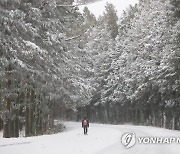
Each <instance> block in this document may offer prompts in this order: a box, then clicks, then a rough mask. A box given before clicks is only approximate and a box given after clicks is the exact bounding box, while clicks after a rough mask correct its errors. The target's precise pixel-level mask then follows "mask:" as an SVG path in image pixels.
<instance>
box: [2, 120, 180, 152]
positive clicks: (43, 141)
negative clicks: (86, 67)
mask: <svg viewBox="0 0 180 154" xmlns="http://www.w3.org/2000/svg"><path fill="white" fill-rule="evenodd" d="M65 124H66V125H67V131H66V132H64V133H59V134H54V135H44V136H38V137H29V138H18V139H3V138H1V137H0V154H40V153H42V154H161V153H162V154H180V144H177V143H171V144H138V143H137V144H136V145H135V146H134V147H132V148H130V149H126V148H124V147H123V145H122V144H121V136H122V134H124V133H125V132H134V133H135V134H136V136H137V137H138V136H139V137H142V136H144V137H145V136H146V137H153V136H154V137H163V136H164V137H180V131H171V130H166V129H162V128H153V127H145V126H132V125H103V124H90V128H89V132H88V135H83V129H82V128H81V123H78V122H66V123H65Z"/></svg>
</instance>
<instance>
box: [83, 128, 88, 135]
mask: <svg viewBox="0 0 180 154" xmlns="http://www.w3.org/2000/svg"><path fill="white" fill-rule="evenodd" d="M87 131H88V128H87V126H84V134H87Z"/></svg>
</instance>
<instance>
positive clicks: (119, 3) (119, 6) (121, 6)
mask: <svg viewBox="0 0 180 154" xmlns="http://www.w3.org/2000/svg"><path fill="white" fill-rule="evenodd" d="M138 1H139V0H101V1H98V2H96V3H92V4H88V5H82V6H80V7H79V9H80V12H83V9H84V7H85V6H87V7H88V8H89V10H90V11H91V12H92V13H93V14H94V15H95V16H96V17H98V16H99V15H102V14H103V12H104V10H105V7H104V6H105V5H106V3H107V2H108V3H111V4H113V5H114V6H115V9H116V10H117V11H118V15H119V16H120V15H121V13H122V11H123V10H126V8H127V7H128V6H129V5H135V4H136V3H138Z"/></svg>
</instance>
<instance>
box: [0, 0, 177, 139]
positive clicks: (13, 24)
mask: <svg viewBox="0 0 180 154" xmlns="http://www.w3.org/2000/svg"><path fill="white" fill-rule="evenodd" d="M77 2H79V4H82V3H89V2H92V0H79V1H77ZM78 10H79V9H78V3H77V4H76V5H74V1H73V0H0V38H1V39H0V79H1V80H0V130H3V137H5V138H10V137H19V132H20V131H21V130H22V129H23V128H24V129H25V135H26V137H28V136H34V135H42V134H45V133H47V132H48V131H50V130H51V129H53V127H54V126H53V122H54V119H65V120H76V121H79V120H80V121H81V120H82V118H83V117H84V116H85V115H86V116H87V117H88V119H89V120H90V122H100V123H110V124H123V123H132V124H135V125H147V126H157V127H164V128H168V129H173V130H174V129H176V130H180V1H179V0H139V3H138V4H136V5H135V6H129V8H128V9H127V10H126V11H124V12H123V14H122V16H118V15H117V11H116V9H115V7H114V6H113V5H112V4H110V3H107V4H106V6H105V12H104V13H103V15H102V16H100V17H99V18H96V17H95V15H93V14H92V13H91V12H90V11H89V9H88V7H85V8H84V11H83V13H80V12H79V11H78Z"/></svg>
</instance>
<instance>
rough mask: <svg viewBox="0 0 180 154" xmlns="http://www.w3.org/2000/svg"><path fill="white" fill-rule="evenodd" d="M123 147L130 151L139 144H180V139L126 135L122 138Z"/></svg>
mask: <svg viewBox="0 0 180 154" xmlns="http://www.w3.org/2000/svg"><path fill="white" fill-rule="evenodd" d="M121 143H122V145H123V146H124V147H125V148H127V149H129V148H131V147H133V146H134V145H135V144H136V143H138V144H171V143H176V144H180V137H136V134H135V133H130V132H127V133H124V134H123V135H122V137H121Z"/></svg>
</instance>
